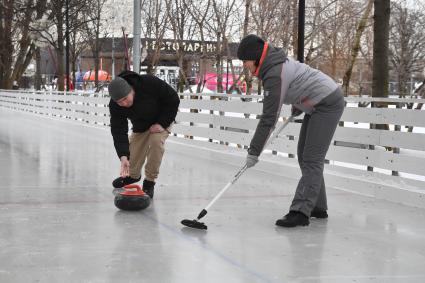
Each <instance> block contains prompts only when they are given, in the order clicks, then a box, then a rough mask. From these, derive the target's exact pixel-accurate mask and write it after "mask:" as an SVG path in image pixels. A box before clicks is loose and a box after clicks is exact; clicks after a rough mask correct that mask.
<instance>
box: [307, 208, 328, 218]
mask: <svg viewBox="0 0 425 283" xmlns="http://www.w3.org/2000/svg"><path fill="white" fill-rule="evenodd" d="M310 217H316V218H328V213H327V212H326V210H322V209H316V208H315V209H313V211H312V212H311V214H310Z"/></svg>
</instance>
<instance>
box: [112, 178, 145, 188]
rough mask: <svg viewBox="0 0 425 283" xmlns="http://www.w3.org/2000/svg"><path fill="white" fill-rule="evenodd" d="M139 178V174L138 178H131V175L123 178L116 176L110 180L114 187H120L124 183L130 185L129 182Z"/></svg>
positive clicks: (137, 180)
mask: <svg viewBox="0 0 425 283" xmlns="http://www.w3.org/2000/svg"><path fill="white" fill-rule="evenodd" d="M141 178H142V176H140V177H139V178H138V179H133V178H131V177H125V178H123V177H118V178H116V179H115V180H114V181H113V182H112V186H113V187H114V188H122V187H124V186H126V185H130V184H133V183H136V182H139V181H140V179H141Z"/></svg>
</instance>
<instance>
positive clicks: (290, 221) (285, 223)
mask: <svg viewBox="0 0 425 283" xmlns="http://www.w3.org/2000/svg"><path fill="white" fill-rule="evenodd" d="M308 224H310V221H309V220H308V217H307V216H305V215H304V214H303V213H301V212H298V211H290V212H289V213H288V214H286V215H285V216H283V218H281V219H279V220H277V221H276V225H277V226H281V227H296V226H307V225H308Z"/></svg>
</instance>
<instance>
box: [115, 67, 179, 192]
mask: <svg viewBox="0 0 425 283" xmlns="http://www.w3.org/2000/svg"><path fill="white" fill-rule="evenodd" d="M108 90H109V94H110V96H111V100H110V102H109V111H110V114H111V133H112V137H113V140H114V146H115V150H116V152H117V154H118V157H119V158H120V161H121V169H120V177H118V178H117V179H115V180H114V181H113V183H112V185H113V187H114V188H122V187H123V186H125V185H128V184H132V183H135V182H138V181H140V179H141V170H142V167H143V164H144V163H145V161H146V165H145V179H144V181H143V191H144V192H145V193H147V194H148V195H149V196H150V197H151V198H153V195H154V186H155V180H156V179H157V178H158V174H159V168H160V165H161V161H162V157H163V154H164V143H165V140H166V139H167V137H168V135H169V134H170V127H171V124H172V123H173V122H174V120H175V118H176V115H177V109H178V107H179V103H180V100H179V97H178V95H177V92H176V91H175V90H174V89H173V88H172V87H171V86H169V85H168V84H167V83H165V82H164V81H162V80H160V79H159V78H157V77H154V76H151V75H138V74H137V73H134V72H131V71H124V72H122V73H121V74H119V75H118V77H116V78H115V79H114V80H112V81H111V83H110V84H109V86H108ZM128 119H129V120H130V121H131V123H132V125H133V132H132V134H131V136H130V139H129V138H128Z"/></svg>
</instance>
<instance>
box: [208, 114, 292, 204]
mask: <svg viewBox="0 0 425 283" xmlns="http://www.w3.org/2000/svg"><path fill="white" fill-rule="evenodd" d="M293 118H294V117H293V116H290V117H289V118H288V119H287V120H286V121H285V122H284V123H283V124H282V126H280V127H279V129H277V131H276V133H273V136H271V137H270V138H269V140H268V141H267V143H266V144H265V145H264V147H263V149H264V148H266V147H267V146H269V144H270V143H271V142H272V140H273V139H275V138H277V137H278V136H279V134H280V132H282V130H283V129H284V128H285V127H286V126H287V125H288V124H289V123H290V122H291V121H292V119H293ZM246 169H248V167H247V166H246V164H245V165H244V166H243V167H242V168H241V169H240V170H239V171H238V173H236V175H235V176H234V177H233V179H232V180H231V181H230V182H229V183H227V185H226V186H225V187H224V188H223V189H221V191H220V192H219V193H218V194H217V195H216V196H215V197H214V198H213V199H212V201H210V203H209V204H208V205H207V206H206V207H205V208H204V209H205V210H208V209H209V208H210V207H211V206H212V205H213V204H214V203H215V202H216V201H217V200H218V199H219V198H220V197H221V195H222V194H224V192H225V191H226V190H227V189H228V188H229V187H230V186H231V185H233V184H234V183H235V182H236V181H237V180H238V179H239V177H240V176H242V174H243V173H244V172H245V171H246Z"/></svg>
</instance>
